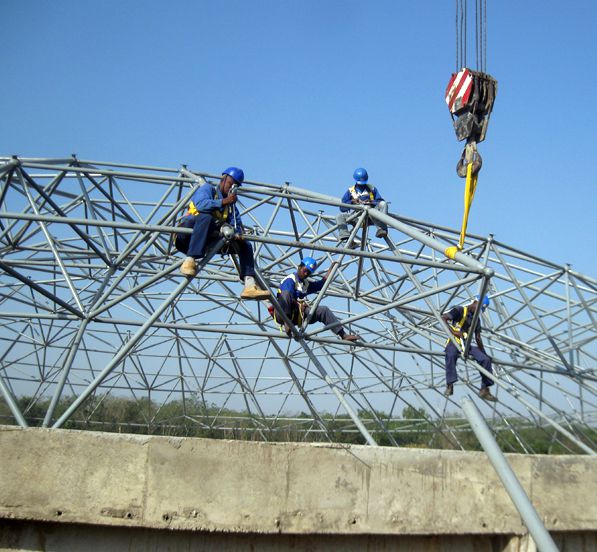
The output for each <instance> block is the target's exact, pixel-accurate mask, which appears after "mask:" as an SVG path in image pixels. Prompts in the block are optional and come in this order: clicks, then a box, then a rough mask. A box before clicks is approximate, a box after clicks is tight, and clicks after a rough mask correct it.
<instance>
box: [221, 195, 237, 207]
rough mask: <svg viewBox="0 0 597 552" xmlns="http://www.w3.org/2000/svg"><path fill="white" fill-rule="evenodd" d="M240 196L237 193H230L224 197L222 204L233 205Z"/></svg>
mask: <svg viewBox="0 0 597 552" xmlns="http://www.w3.org/2000/svg"><path fill="white" fill-rule="evenodd" d="M237 199H238V196H237V195H236V194H229V195H227V196H226V197H225V198H223V199H222V206H225V205H231V204H232V203H236V200H237Z"/></svg>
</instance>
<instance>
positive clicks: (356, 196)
mask: <svg viewBox="0 0 597 552" xmlns="http://www.w3.org/2000/svg"><path fill="white" fill-rule="evenodd" d="M367 187H368V188H369V186H367ZM348 191H349V192H350V195H351V196H352V198H353V199H357V200H358V199H359V198H360V194H359V193H358V192H357V190H356V186H353V187H352V188H349V189H348ZM369 199H370V200H371V201H373V200H374V199H375V196H374V195H373V192H372V191H371V188H369Z"/></svg>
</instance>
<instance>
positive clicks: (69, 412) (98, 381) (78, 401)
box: [52, 238, 226, 428]
mask: <svg viewBox="0 0 597 552" xmlns="http://www.w3.org/2000/svg"><path fill="white" fill-rule="evenodd" d="M225 241H226V240H225V239H224V238H220V239H219V240H218V241H217V243H216V244H215V245H214V246H213V247H212V248H211V250H210V251H208V252H207V253H206V255H205V257H204V258H203V261H202V262H201V264H200V265H199V266H198V267H197V271H199V270H201V269H202V268H203V267H204V266H205V265H206V264H207V263H208V262H209V260H210V259H211V258H212V257H213V256H214V255H215V254H216V253H217V252H218V251H219V250H220V249H221V248H222V246H223V245H224V243H225ZM178 264H179V265H181V264H182V261H179V263H178ZM190 283H191V278H184V280H183V281H182V282H180V284H178V286H177V287H176V288H175V289H174V291H173V292H172V293H171V294H170V295H169V296H168V297H167V298H166V299H165V300H164V302H163V303H162V304H161V305H160V306H159V307H158V308H157V309H156V310H155V312H154V313H153V314H152V315H151V316H150V317H149V318H148V319H147V322H145V323H144V324H143V325H142V326H141V327H140V328H139V329H138V330H137V333H135V335H134V336H133V337H131V339H130V340H129V341H128V342H127V343H126V344H125V345H124V347H122V348H121V349H120V351H118V353H117V354H116V356H114V358H113V359H112V360H111V361H110V362H109V363H108V365H107V366H106V367H105V368H104V369H103V370H102V372H101V373H100V374H99V375H98V376H97V377H96V378H95V380H93V382H92V383H91V384H90V385H89V386H88V387H87V388H86V389H85V391H83V392H82V393H81V395H79V397H78V398H77V399H76V400H75V401H74V402H73V404H71V405H70V407H69V408H68V409H67V410H66V412H65V413H64V414H63V415H62V416H60V418H59V419H58V420H56V423H55V424H54V425H53V426H52V427H54V428H58V427H62V424H64V422H66V421H67V420H68V419H69V418H70V417H71V416H72V414H73V413H74V412H75V411H76V410H77V409H78V408H79V407H80V406H81V404H82V403H83V402H84V401H85V400H86V399H87V397H89V395H91V393H93V391H95V389H97V387H98V386H99V385H100V384H101V383H102V382H103V381H104V379H105V378H106V377H107V376H108V374H110V372H112V370H114V368H116V366H118V365H119V364H120V363H121V362H122V361H123V360H124V358H125V357H126V356H127V355H128V354H129V353H130V352H131V351H132V350H133V349H134V348H135V346H136V345H137V343H138V342H139V341H140V340H141V338H142V337H143V336H144V335H145V333H146V332H147V330H148V329H149V328H150V327H151V326H152V325H153V323H154V322H155V321H156V320H157V319H158V318H159V317H160V316H161V315H162V313H163V312H164V311H165V310H166V309H167V308H168V307H169V306H170V305H171V304H172V302H173V301H174V300H175V299H176V298H177V297H178V296H179V295H180V294H181V293H182V292H183V291H184V290H185V289H186V287H187V286H188V285H189V284H190Z"/></svg>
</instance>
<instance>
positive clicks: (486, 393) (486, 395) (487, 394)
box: [479, 387, 497, 402]
mask: <svg viewBox="0 0 597 552" xmlns="http://www.w3.org/2000/svg"><path fill="white" fill-rule="evenodd" d="M479 397H481V398H482V399H483V400H485V401H490V402H497V399H496V398H495V397H494V396H493V395H492V394H491V391H490V390H489V387H481V389H480V390H479Z"/></svg>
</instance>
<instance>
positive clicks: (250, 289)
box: [240, 284, 272, 301]
mask: <svg viewBox="0 0 597 552" xmlns="http://www.w3.org/2000/svg"><path fill="white" fill-rule="evenodd" d="M271 295H272V294H271V292H270V291H269V290H266V289H259V288H258V287H257V286H256V285H255V284H253V285H251V286H245V289H243V291H242V293H241V294H240V298H241V299H254V300H255V301H261V300H262V299H269V298H270V297H271Z"/></svg>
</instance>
